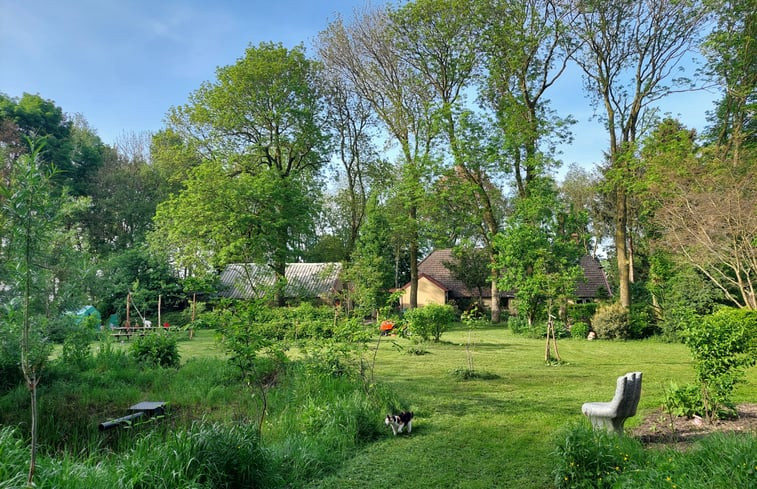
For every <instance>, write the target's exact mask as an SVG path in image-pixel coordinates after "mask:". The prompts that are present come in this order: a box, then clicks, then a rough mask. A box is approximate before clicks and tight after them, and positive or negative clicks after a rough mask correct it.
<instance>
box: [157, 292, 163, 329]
mask: <svg viewBox="0 0 757 489" xmlns="http://www.w3.org/2000/svg"><path fill="white" fill-rule="evenodd" d="M162 298H163V296H162V295H158V327H159V328H162V327H163V323H162V322H161V321H160V300H161V299H162Z"/></svg>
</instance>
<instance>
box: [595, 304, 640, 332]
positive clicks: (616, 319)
mask: <svg viewBox="0 0 757 489" xmlns="http://www.w3.org/2000/svg"><path fill="white" fill-rule="evenodd" d="M628 316H629V314H628V309H626V308H625V307H623V306H622V305H621V304H620V303H618V302H616V303H613V304H609V305H605V306H602V307H600V308H599V309H598V310H597V312H596V313H595V314H594V317H592V318H591V326H592V329H593V330H594V332H595V333H597V338H601V339H608V340H613V339H620V340H626V339H629V338H630V337H631V328H630V322H629V317H628Z"/></svg>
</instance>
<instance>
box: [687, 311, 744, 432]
mask: <svg viewBox="0 0 757 489" xmlns="http://www.w3.org/2000/svg"><path fill="white" fill-rule="evenodd" d="M685 343H686V345H687V346H688V347H689V350H691V355H692V357H693V358H694V369H695V371H696V374H697V380H698V381H699V383H700V385H701V387H702V394H703V395H702V402H703V408H704V413H705V415H706V416H707V417H708V418H711V417H718V416H720V415H721V414H728V413H727V411H733V406H732V403H731V400H730V395H731V392H733V388H734V387H735V385H736V384H737V383H738V382H740V381H741V380H742V379H743V376H744V370H745V369H746V368H748V367H751V366H753V365H755V363H757V311H748V310H742V309H722V310H720V311H718V312H716V313H714V314H711V315H709V316H705V317H704V318H703V319H702V321H694V322H692V323H691V324H689V327H688V329H687V330H686V334H685Z"/></svg>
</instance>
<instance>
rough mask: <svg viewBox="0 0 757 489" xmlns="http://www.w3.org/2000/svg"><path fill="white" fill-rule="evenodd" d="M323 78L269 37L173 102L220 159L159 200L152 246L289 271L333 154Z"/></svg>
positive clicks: (186, 129) (181, 128)
mask: <svg viewBox="0 0 757 489" xmlns="http://www.w3.org/2000/svg"><path fill="white" fill-rule="evenodd" d="M315 80H316V77H315V66H314V64H313V62H311V61H310V60H309V59H307V57H306V56H305V52H304V49H303V48H302V47H295V48H293V49H288V48H285V47H284V46H282V45H281V44H274V43H261V44H260V45H258V46H250V47H248V48H247V50H246V52H245V54H244V56H243V57H241V58H240V59H239V60H237V62H236V63H235V64H233V65H230V66H225V67H221V68H219V69H218V70H217V79H216V80H215V81H213V82H208V83H204V84H203V85H202V86H201V87H200V88H199V89H197V90H196V91H195V92H194V93H193V94H192V95H191V97H190V103H188V104H187V105H185V106H182V107H177V108H174V109H172V111H171V113H170V114H169V116H168V119H169V124H170V129H171V130H172V131H173V132H174V133H175V134H176V135H179V136H180V137H181V138H182V140H183V142H184V143H185V144H190V142H191V144H194V145H196V146H197V147H198V150H199V152H200V154H213V158H212V159H204V160H203V161H202V162H201V163H200V164H199V165H197V166H195V167H194V168H193V169H192V170H191V172H190V173H189V177H188V178H187V179H186V180H185V181H184V182H183V185H184V186H183V188H182V189H181V190H180V191H179V192H178V193H176V194H173V195H172V196H171V197H170V198H169V199H168V200H166V201H163V202H162V203H161V204H160V205H159V206H158V209H157V212H156V215H155V232H154V233H153V235H151V237H150V243H151V246H152V248H153V249H156V250H160V251H161V252H162V253H163V254H165V255H166V256H169V257H171V260H172V261H173V262H174V263H176V264H177V265H179V266H182V267H187V268H189V269H196V270H208V269H212V268H213V267H215V266H222V265H224V264H227V263H230V262H256V263H263V264H266V265H269V266H271V267H272V268H273V269H274V271H275V272H276V274H277V278H280V279H281V278H283V275H284V267H285V264H286V262H287V261H291V259H292V258H294V256H293V255H294V253H295V251H294V250H296V249H297V248H298V245H299V244H300V243H302V238H303V237H304V236H310V235H312V232H313V229H314V228H315V225H314V220H315V218H316V216H317V215H318V210H319V209H318V205H317V204H318V197H319V194H320V181H319V179H318V170H319V169H320V167H321V165H322V164H323V162H324V161H326V160H327V158H325V157H324V156H323V154H324V152H325V142H326V138H325V136H324V134H323V121H322V111H321V110H320V108H321V107H320V99H319V93H318V87H317V86H316V83H315ZM198 134H202V137H199V138H198ZM276 298H277V299H279V300H280V299H281V298H282V296H281V295H280V294H277V297H276Z"/></svg>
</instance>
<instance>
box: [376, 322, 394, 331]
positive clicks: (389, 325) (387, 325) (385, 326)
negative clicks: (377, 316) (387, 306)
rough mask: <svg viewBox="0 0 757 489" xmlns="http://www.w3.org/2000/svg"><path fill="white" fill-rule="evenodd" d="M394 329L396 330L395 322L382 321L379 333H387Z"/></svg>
mask: <svg viewBox="0 0 757 489" xmlns="http://www.w3.org/2000/svg"><path fill="white" fill-rule="evenodd" d="M393 329H394V321H390V320H388V319H385V320H383V321H381V325H379V331H381V332H382V333H383V332H386V331H391V330H393Z"/></svg>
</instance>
